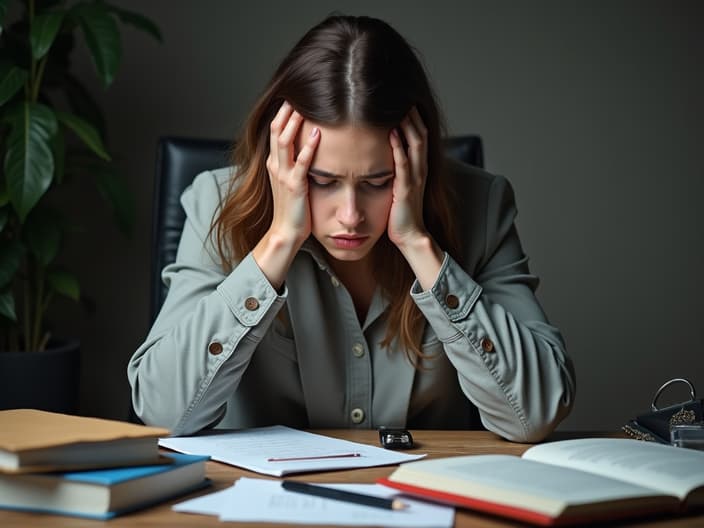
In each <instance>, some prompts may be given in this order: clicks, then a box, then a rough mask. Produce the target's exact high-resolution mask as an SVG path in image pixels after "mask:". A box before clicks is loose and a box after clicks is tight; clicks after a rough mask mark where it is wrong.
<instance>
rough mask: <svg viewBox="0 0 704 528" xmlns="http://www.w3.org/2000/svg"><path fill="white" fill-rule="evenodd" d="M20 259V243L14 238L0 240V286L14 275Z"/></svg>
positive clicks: (10, 280)
mask: <svg viewBox="0 0 704 528" xmlns="http://www.w3.org/2000/svg"><path fill="white" fill-rule="evenodd" d="M21 261H22V245H21V244H20V243H19V242H17V241H16V240H6V241H3V242H0V288H4V287H5V286H7V285H8V284H10V282H12V279H13V278H14V277H15V273H17V270H18V269H19V268H20V262H21Z"/></svg>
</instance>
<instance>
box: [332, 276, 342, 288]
mask: <svg viewBox="0 0 704 528" xmlns="http://www.w3.org/2000/svg"><path fill="white" fill-rule="evenodd" d="M330 282H332V285H333V286H335V288H337V287H338V286H339V285H340V281H339V280H337V277H330Z"/></svg>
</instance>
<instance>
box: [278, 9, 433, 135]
mask: <svg viewBox="0 0 704 528" xmlns="http://www.w3.org/2000/svg"><path fill="white" fill-rule="evenodd" d="M268 95H269V97H270V102H269V104H270V105H271V108H270V109H269V112H271V111H272V110H275V109H276V108H278V107H279V106H280V104H281V103H282V102H283V101H284V100H286V101H289V102H290V103H291V104H292V105H293V107H294V108H295V109H296V110H298V111H299V112H300V113H301V114H302V115H303V117H304V118H305V119H307V120H310V121H314V122H316V123H320V124H322V125H328V126H335V125H344V124H352V125H366V126H373V127H379V128H386V129H389V130H390V129H391V128H392V127H395V126H397V125H398V124H399V122H400V121H401V119H403V118H404V117H405V116H406V114H408V112H409V110H410V109H411V107H413V106H417V107H418V108H419V110H420V114H421V116H422V117H423V119H424V121H425V122H426V126H428V128H431V129H432V128H437V123H438V115H437V108H436V105H435V101H434V98H433V94H432V91H431V89H430V85H429V83H428V80H427V78H426V75H425V72H424V70H423V67H422V65H421V63H420V62H419V60H418V58H417V56H416V55H415V53H414V52H413V50H412V48H411V47H410V46H409V44H408V43H407V42H406V41H405V40H404V38H403V37H402V36H401V35H399V34H398V33H397V32H396V30H394V29H393V28H392V27H391V26H390V25H388V24H387V23H386V22H383V21H381V20H378V19H374V18H369V17H344V16H333V17H329V18H327V19H326V20H324V21H323V22H321V23H320V24H318V25H317V26H315V27H314V28H312V29H311V30H310V31H308V33H306V34H305V35H304V36H303V38H302V39H301V40H300V41H299V42H298V43H297V44H296V45H295V46H294V48H293V49H292V50H291V52H290V53H289V54H288V55H287V56H286V58H285V59H284V60H283V62H282V63H281V65H280V66H279V68H278V69H277V70H276V73H275V74H274V76H273V79H272V82H271V85H270V88H269V90H268ZM272 117H273V116H272Z"/></svg>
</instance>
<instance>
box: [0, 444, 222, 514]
mask: <svg viewBox="0 0 704 528" xmlns="http://www.w3.org/2000/svg"><path fill="white" fill-rule="evenodd" d="M164 456H165V457H168V458H170V459H172V460H173V463H170V464H160V465H151V466H132V467H121V468H110V469H99V470H90V471H71V472H67V473H32V474H27V473H24V474H2V473H0V508H5V509H13V510H26V511H34V512H45V513H54V514H59V515H72V516H78V517H88V518H91V519H110V518H112V517H115V516H116V515H120V514H122V513H126V512H130V511H134V510H138V509H141V508H145V507H147V506H151V505H153V504H157V503H159V502H162V501H165V500H168V499H171V498H173V497H177V496H179V495H183V494H185V493H188V492H190V491H193V490H196V489H199V488H202V487H205V486H207V485H209V484H210V481H209V480H208V479H206V478H205V461H206V460H208V458H209V457H207V456H200V455H183V454H179V453H169V454H167V455H164Z"/></svg>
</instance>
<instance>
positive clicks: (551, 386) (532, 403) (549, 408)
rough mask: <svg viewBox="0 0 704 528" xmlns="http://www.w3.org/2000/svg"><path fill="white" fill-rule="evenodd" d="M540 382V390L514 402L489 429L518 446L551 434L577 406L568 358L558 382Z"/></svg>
mask: <svg viewBox="0 0 704 528" xmlns="http://www.w3.org/2000/svg"><path fill="white" fill-rule="evenodd" d="M541 381H543V383H538V385H539V389H538V390H530V389H529V390H525V391H523V392H522V397H521V398H519V399H518V401H520V402H521V403H518V401H516V400H514V402H513V405H509V406H508V407H507V408H505V414H504V415H503V417H502V418H499V417H498V416H497V417H496V418H498V419H495V420H492V421H491V423H484V425H485V426H486V427H487V429H489V430H490V431H493V432H494V433H496V434H498V435H500V436H501V437H503V438H504V439H506V440H508V441H510V442H519V443H537V442H541V441H543V440H545V438H547V437H548V436H549V435H550V434H552V432H553V431H554V430H555V429H556V428H557V426H558V425H559V424H560V422H562V420H564V419H565V418H566V417H567V415H568V414H569V413H570V411H571V410H572V407H573V406H574V400H575V394H576V382H575V375H574V369H573V367H572V363H571V362H570V361H569V359H568V360H567V361H566V362H565V364H564V365H563V366H562V368H561V375H560V377H559V382H556V381H555V382H552V383H546V382H545V380H541ZM526 388H527V387H526ZM483 421H484V419H483ZM487 422H488V420H487Z"/></svg>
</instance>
